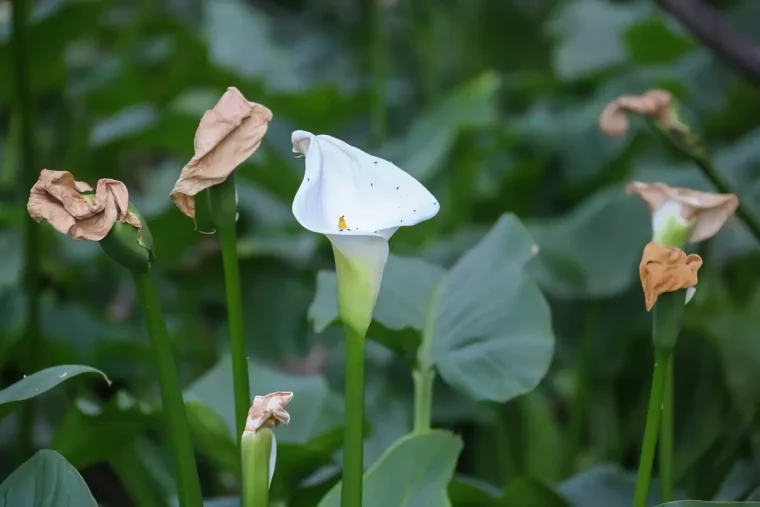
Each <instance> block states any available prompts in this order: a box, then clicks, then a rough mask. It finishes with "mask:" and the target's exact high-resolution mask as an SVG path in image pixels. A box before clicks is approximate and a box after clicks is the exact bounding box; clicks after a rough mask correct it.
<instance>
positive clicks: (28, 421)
mask: <svg viewBox="0 0 760 507" xmlns="http://www.w3.org/2000/svg"><path fill="white" fill-rule="evenodd" d="M11 14H12V20H11V22H12V39H11V49H12V51H13V75H14V76H15V83H14V85H15V86H14V90H15V97H14V99H15V104H14V112H15V113H16V114H18V121H19V129H18V139H19V148H18V157H19V158H18V160H19V161H20V163H21V164H20V165H21V173H22V177H21V178H20V179H19V182H20V184H21V185H22V188H21V191H20V192H19V194H20V195H24V194H27V193H28V192H29V190H30V189H31V188H32V186H33V185H34V183H35V182H36V181H37V174H38V172H37V168H36V165H35V161H34V152H35V149H34V103H33V97H32V94H31V86H30V75H29V55H28V51H27V47H28V46H27V42H28V41H27V25H28V5H27V2H26V1H25V0H13V2H12V3H11ZM23 235H24V286H25V289H26V297H27V311H26V320H25V323H24V335H25V342H24V348H25V350H26V352H27V356H26V357H25V358H24V364H23V366H24V369H25V370H27V371H36V370H38V369H39V368H38V364H39V357H40V356H41V354H42V344H41V339H42V337H41V336H40V325H39V313H40V281H39V280H40V273H39V270H40V267H39V266H40V248H39V228H38V227H37V224H35V222H34V220H32V218H31V217H30V216H29V215H28V214H27V213H26V210H25V212H24V228H23ZM35 409H36V404H35V403H34V402H33V401H32V400H30V401H29V402H28V403H25V404H24V407H23V408H22V412H21V420H20V424H19V428H20V431H21V435H20V436H19V440H18V446H19V449H18V450H19V458H20V459H21V460H22V461H23V460H26V459H27V458H28V457H29V456H31V453H32V447H33V442H32V437H33V435H32V430H33V428H34V419H35Z"/></svg>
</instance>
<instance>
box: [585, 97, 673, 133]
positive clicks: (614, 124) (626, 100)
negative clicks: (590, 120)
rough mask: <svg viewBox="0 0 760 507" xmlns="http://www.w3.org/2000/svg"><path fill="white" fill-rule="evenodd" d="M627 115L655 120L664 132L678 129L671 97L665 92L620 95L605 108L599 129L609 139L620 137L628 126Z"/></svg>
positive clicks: (600, 118)
mask: <svg viewBox="0 0 760 507" xmlns="http://www.w3.org/2000/svg"><path fill="white" fill-rule="evenodd" d="M628 113H634V114H638V115H641V116H647V117H649V118H652V119H654V120H657V121H658V122H659V123H660V124H661V125H662V126H663V127H664V128H665V129H666V130H671V129H674V128H679V125H680V122H679V121H678V118H677V117H676V116H675V113H674V111H673V106H672V96H671V95H670V92H667V91H665V90H649V91H648V92H646V93H645V94H644V95H621V96H620V97H618V98H616V99H615V100H613V101H612V102H610V103H609V104H607V106H605V108H604V110H603V111H602V114H601V116H600V117H599V127H600V128H601V129H602V132H604V133H605V134H607V135H608V136H610V137H617V136H622V135H623V134H625V132H626V131H627V130H628V126H629V125H630V123H629V121H628Z"/></svg>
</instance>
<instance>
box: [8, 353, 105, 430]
mask: <svg viewBox="0 0 760 507" xmlns="http://www.w3.org/2000/svg"><path fill="white" fill-rule="evenodd" d="M82 373H99V374H101V375H102V376H103V378H104V379H105V380H106V382H108V383H109V384H110V381H109V380H108V377H106V374H105V373H103V372H102V371H100V370H97V369H95V368H91V367H89V366H81V365H76V364H65V365H61V366H53V367H52V368H47V369H45V370H42V371H38V372H37V373H35V374H33V375H29V376H28V377H24V378H23V379H21V380H19V381H18V382H16V383H15V384H12V385H10V386H9V387H7V388H5V389H3V390H2V391H0V405H4V404H7V405H6V406H4V407H0V419H2V417H3V416H4V415H7V414H8V413H9V412H11V411H12V410H13V408H15V403H17V402H20V401H23V400H28V399H29V398H34V397H35V396H39V395H40V394H42V393H44V392H47V391H49V390H50V389H52V388H54V387H55V386H57V385H58V384H60V383H61V382H65V381H66V380H68V379H70V378H72V377H76V376H77V375H80V374H82Z"/></svg>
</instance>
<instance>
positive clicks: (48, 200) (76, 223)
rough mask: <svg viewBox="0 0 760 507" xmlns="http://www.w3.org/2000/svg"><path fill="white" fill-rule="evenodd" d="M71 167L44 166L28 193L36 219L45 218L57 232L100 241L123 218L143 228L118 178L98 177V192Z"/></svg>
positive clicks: (127, 193)
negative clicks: (130, 207) (131, 209)
mask: <svg viewBox="0 0 760 507" xmlns="http://www.w3.org/2000/svg"><path fill="white" fill-rule="evenodd" d="M90 191H92V187H90V185H88V184H87V183H84V182H81V181H76V180H75V179H74V175H72V174H71V173H70V172H68V171H49V170H47V169H43V170H42V172H41V173H40V177H39V179H38V180H37V183H35V184H34V186H33V187H32V190H31V192H30V194H29V201H28V202H27V205H26V209H27V211H28V212H29V215H30V216H31V217H32V218H33V219H34V220H35V221H37V222H41V221H42V220H46V221H47V222H48V223H50V225H52V226H53V228H55V229H56V230H57V231H58V232H61V233H63V234H66V235H67V236H71V237H72V238H74V239H76V240H89V241H100V240H101V239H103V238H105V237H106V235H107V234H108V233H109V231H110V230H111V228H112V227H113V225H114V223H115V222H116V221H117V220H120V221H122V222H124V223H127V224H129V225H131V226H133V227H136V228H137V229H138V230H139V229H140V227H141V225H140V220H139V218H137V216H135V215H134V214H133V213H131V212H130V211H129V192H128V191H127V187H126V185H124V183H122V182H121V181H118V180H113V179H109V178H103V179H100V180H98V184H97V185H96V188H95V193H94V195H92V196H88V198H85V197H84V196H83V195H82V193H83V192H90Z"/></svg>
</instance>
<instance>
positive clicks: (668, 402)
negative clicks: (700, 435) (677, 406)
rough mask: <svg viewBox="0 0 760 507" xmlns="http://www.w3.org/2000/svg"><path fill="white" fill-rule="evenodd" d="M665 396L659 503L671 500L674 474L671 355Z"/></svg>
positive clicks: (660, 455) (661, 436) (659, 457)
mask: <svg viewBox="0 0 760 507" xmlns="http://www.w3.org/2000/svg"><path fill="white" fill-rule="evenodd" d="M665 375H666V376H665V395H664V400H663V404H662V423H661V425H660V452H659V454H658V459H659V461H658V463H659V469H660V501H661V502H662V503H666V502H671V501H672V500H673V490H674V472H673V449H674V446H673V419H674V407H673V399H674V397H673V354H671V355H670V358H668V364H667V371H666V374H665Z"/></svg>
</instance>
